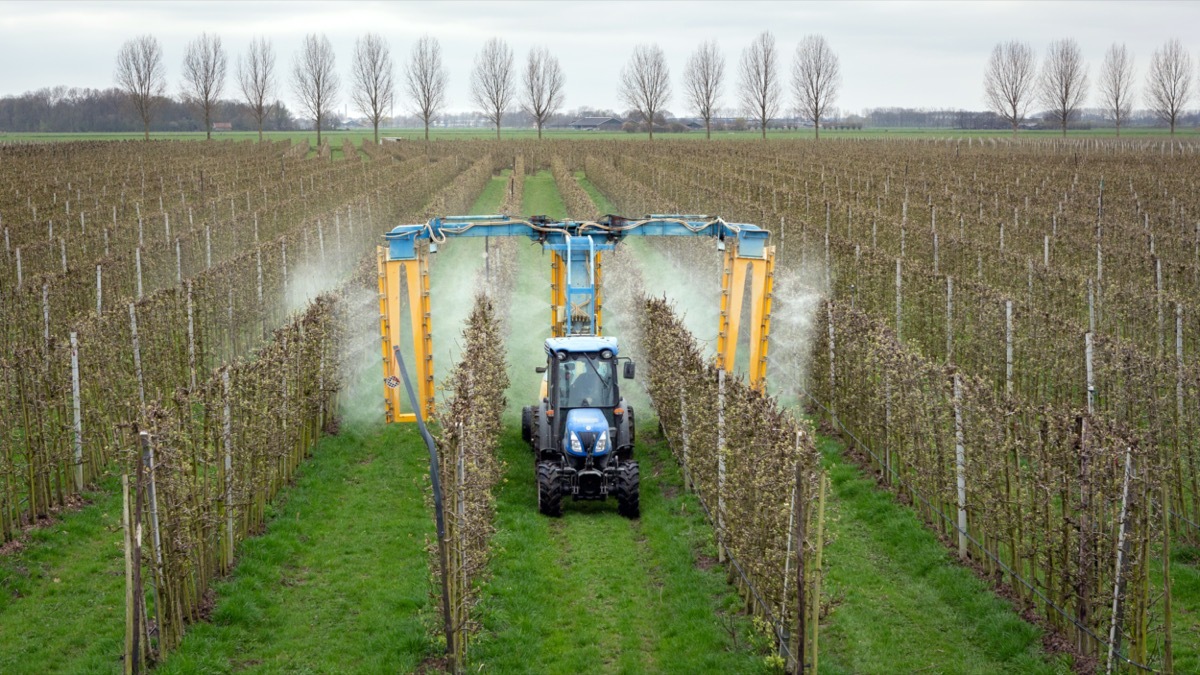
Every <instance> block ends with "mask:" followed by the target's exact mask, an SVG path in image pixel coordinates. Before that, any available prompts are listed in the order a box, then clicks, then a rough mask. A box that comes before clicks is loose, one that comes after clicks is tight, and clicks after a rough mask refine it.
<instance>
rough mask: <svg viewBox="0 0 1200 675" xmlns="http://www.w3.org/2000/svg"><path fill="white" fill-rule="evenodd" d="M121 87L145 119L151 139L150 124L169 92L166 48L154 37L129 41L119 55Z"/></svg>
mask: <svg viewBox="0 0 1200 675" xmlns="http://www.w3.org/2000/svg"><path fill="white" fill-rule="evenodd" d="M114 77H115V78H116V80H117V85H118V86H119V87H121V89H123V90H124V91H125V93H126V94H127V95H128V96H129V100H130V102H131V103H132V104H133V108H134V110H136V111H137V114H138V117H139V118H141V120H142V128H143V130H144V131H145V138H146V140H150V121H151V119H153V117H154V109H155V107H157V105H158V99H159V98H161V97H162V95H163V92H165V91H166V89H167V76H166V66H164V65H163V57H162V47H161V46H160V45H159V44H158V39H156V38H155V37H154V36H153V35H142V36H141V37H137V38H134V39H132V40H128V41H126V42H125V44H123V45H121V51H119V52H117V70H116V73H115V75H114Z"/></svg>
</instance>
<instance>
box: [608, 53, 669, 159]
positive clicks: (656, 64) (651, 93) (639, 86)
mask: <svg viewBox="0 0 1200 675" xmlns="http://www.w3.org/2000/svg"><path fill="white" fill-rule="evenodd" d="M620 95H621V100H622V101H624V102H625V104H626V105H628V106H629V107H630V108H633V109H635V110H637V112H638V114H639V115H641V116H642V119H643V120H645V122H646V126H647V127H648V128H649V129H650V140H654V116H655V115H656V114H658V113H659V112H661V111H662V109H663V107H664V106H665V105H666V103H667V99H668V98H670V97H671V73H670V72H669V71H668V70H667V57H666V55H665V54H663V50H662V48H661V47H659V46H658V45H638V46H637V47H635V48H634V50H633V56H631V57H630V58H629V63H628V64H626V66H625V68H624V69H623V70H622V71H621V92H620Z"/></svg>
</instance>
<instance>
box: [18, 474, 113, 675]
mask: <svg viewBox="0 0 1200 675" xmlns="http://www.w3.org/2000/svg"><path fill="white" fill-rule="evenodd" d="M87 498H88V499H90V500H91V503H90V504H89V505H88V506H85V507H84V508H82V509H80V510H79V511H76V512H73V513H68V514H65V515H63V517H62V518H61V519H60V520H58V521H57V522H55V523H53V524H51V525H47V526H43V527H41V528H40V529H36V530H33V531H31V532H30V534H29V536H28V540H27V541H26V542H25V548H24V549H23V550H22V551H19V552H16V553H13V554H10V555H0V672H3V673H49V672H63V673H68V672H69V673H92V672H112V671H117V670H119V669H120V667H121V661H120V659H121V653H122V650H123V649H124V640H125V558H124V551H123V549H122V543H121V540H122V537H121V498H120V484H119V482H118V481H117V480H115V479H114V478H113V477H108V478H107V479H105V480H104V481H102V483H101V485H100V490H99V491H98V492H93V493H89V494H88V495H87Z"/></svg>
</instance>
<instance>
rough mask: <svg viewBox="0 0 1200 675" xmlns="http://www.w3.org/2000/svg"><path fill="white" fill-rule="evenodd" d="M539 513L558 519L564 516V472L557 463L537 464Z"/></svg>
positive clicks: (544, 462)
mask: <svg viewBox="0 0 1200 675" xmlns="http://www.w3.org/2000/svg"><path fill="white" fill-rule="evenodd" d="M537 483H538V511H540V512H541V513H542V514H543V515H547V516H550V517H552V518H558V517H559V516H561V515H562V496H563V489H562V470H561V468H560V467H559V465H558V463H557V462H553V461H543V462H538V463H537Z"/></svg>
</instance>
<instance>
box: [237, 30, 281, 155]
mask: <svg viewBox="0 0 1200 675" xmlns="http://www.w3.org/2000/svg"><path fill="white" fill-rule="evenodd" d="M237 79H238V88H240V89H241V90H242V97H243V98H245V99H246V103H247V104H248V105H249V106H250V110H252V111H253V112H254V119H255V120H256V121H257V122H258V142H259V143H262V139H263V120H264V119H266V116H267V113H268V111H269V107H270V106H269V105H268V104H267V100H268V99H269V98H270V96H271V94H272V93H273V92H274V90H275V51H274V50H273V49H271V41H270V40H268V39H266V38H263V37H259V38H254V39H253V40H251V41H250V47H249V48H248V49H247V50H246V57H245V59H243V58H242V57H240V56H239V57H238V63H237Z"/></svg>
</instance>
